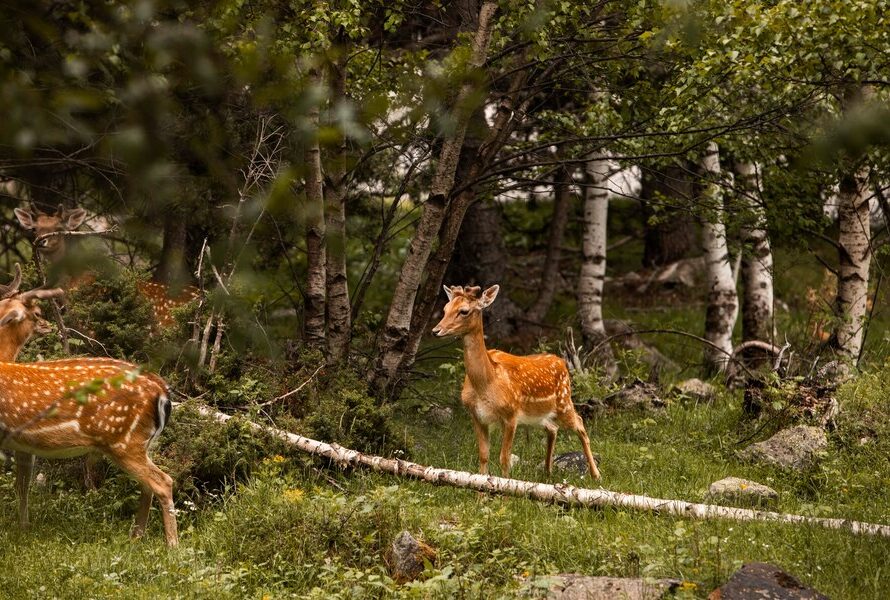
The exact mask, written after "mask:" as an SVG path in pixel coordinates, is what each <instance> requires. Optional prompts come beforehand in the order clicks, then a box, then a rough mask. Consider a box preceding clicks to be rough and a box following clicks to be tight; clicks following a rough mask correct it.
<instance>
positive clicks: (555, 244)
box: [527, 167, 572, 322]
mask: <svg viewBox="0 0 890 600" xmlns="http://www.w3.org/2000/svg"><path fill="white" fill-rule="evenodd" d="M571 207H572V173H571V171H570V170H569V168H568V167H567V168H565V169H561V170H560V171H558V172H557V174H556V175H555V176H554V182H553V216H552V217H551V219H550V235H549V238H548V240H547V255H546V256H545V257H544V268H543V270H542V272H541V281H540V282H539V284H538V297H537V298H536V299H535V303H534V304H533V305H532V307H531V308H529V309H528V313H527V316H528V319H529V320H530V321H538V322H540V321H543V320H544V318H545V317H546V316H547V311H549V310H550V305H551V304H553V297H554V295H555V294H556V286H557V283H558V282H559V265H560V259H561V258H562V243H563V238H564V237H565V230H566V225H567V224H568V221H569V210H570V209H571Z"/></svg>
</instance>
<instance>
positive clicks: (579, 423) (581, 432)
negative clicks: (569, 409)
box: [573, 413, 600, 480]
mask: <svg viewBox="0 0 890 600" xmlns="http://www.w3.org/2000/svg"><path fill="white" fill-rule="evenodd" d="M573 428H574V429H575V433H577V434H578V439H579V440H581V448H582V449H583V450H584V456H585V457H587V466H588V468H589V469H590V476H591V477H593V478H594V479H596V480H599V478H600V471H599V469H597V468H596V461H595V460H593V454H592V453H591V452H590V439H589V438H588V437H587V429H586V428H585V427H584V421H583V420H582V419H581V417H580V416H578V413H575V418H574V425H573Z"/></svg>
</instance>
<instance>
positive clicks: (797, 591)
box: [708, 563, 828, 600]
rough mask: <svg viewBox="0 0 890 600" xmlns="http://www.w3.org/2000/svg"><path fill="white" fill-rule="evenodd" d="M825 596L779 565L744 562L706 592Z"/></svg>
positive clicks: (737, 596)
mask: <svg viewBox="0 0 890 600" xmlns="http://www.w3.org/2000/svg"><path fill="white" fill-rule="evenodd" d="M749 598H764V599H769V600H828V596H825V595H823V594H820V593H819V592H817V591H816V590H814V589H812V588H808V587H806V586H805V585H803V584H802V583H801V582H800V581H798V580H797V579H796V578H795V577H793V576H792V575H789V574H788V573H786V572H785V571H783V570H782V569H780V568H779V567H776V566H774V565H770V564H767V563H748V564H746V565H743V566H742V568H741V569H739V570H738V571H736V572H735V573H733V575H732V577H730V578H729V581H727V582H726V583H725V584H723V585H722V586H721V587H719V588H717V589H716V590H714V591H713V592H711V593H710V594H709V595H708V600H748V599H749Z"/></svg>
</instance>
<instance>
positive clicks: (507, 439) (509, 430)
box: [501, 419, 516, 477]
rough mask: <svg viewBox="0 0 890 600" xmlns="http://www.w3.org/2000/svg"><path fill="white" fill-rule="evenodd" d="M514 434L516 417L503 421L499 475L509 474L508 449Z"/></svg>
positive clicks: (511, 446)
mask: <svg viewBox="0 0 890 600" xmlns="http://www.w3.org/2000/svg"><path fill="white" fill-rule="evenodd" d="M515 435H516V419H511V420H509V421H504V439H503V440H502V441H501V475H503V476H504V477H509V476H510V451H511V450H512V449H513V437H514V436H515Z"/></svg>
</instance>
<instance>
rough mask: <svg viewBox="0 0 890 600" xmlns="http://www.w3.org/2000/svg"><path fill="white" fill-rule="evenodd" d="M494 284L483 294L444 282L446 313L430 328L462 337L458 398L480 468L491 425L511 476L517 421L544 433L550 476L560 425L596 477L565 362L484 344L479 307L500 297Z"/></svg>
mask: <svg viewBox="0 0 890 600" xmlns="http://www.w3.org/2000/svg"><path fill="white" fill-rule="evenodd" d="M498 290H499V287H498V286H497V285H494V286H492V287H490V288H488V289H487V290H485V292H482V288H479V287H466V288H464V287H461V286H453V287H448V286H445V293H446V294H447V295H448V304H446V305H445V315H444V316H443V317H442V320H441V321H439V324H438V325H436V326H435V328H433V333H434V334H436V335H437V336H439V337H444V336H461V337H462V338H463V343H464V363H465V365H466V370H467V375H466V377H465V378H464V387H463V391H462V392H461V401H462V402H463V404H464V406H466V407H467V410H468V411H469V412H470V417H471V418H472V419H473V428H474V429H475V432H476V441H477V442H478V444H479V472H480V473H483V474H487V473H488V452H489V444H488V435H489V427H490V425H491V424H492V423H500V424H501V425H502V426H503V430H504V439H503V442H502V444H501V456H500V463H501V473H502V474H503V476H504V477H509V476H510V450H511V448H512V446H513V436H514V435H515V433H516V426H517V425H538V426H541V427H543V428H544V429H545V430H546V431H547V458H546V461H545V463H544V464H545V466H546V469H547V474H548V475H549V474H550V473H551V471H552V468H553V447H554V444H555V443H556V434H557V432H558V431H559V429H560V427H563V428H566V429H572V430H574V431H575V433H576V434H577V435H578V438H579V439H580V440H581V446H582V448H583V449H584V455H585V456H586V457H587V465H588V467H589V469H590V475H591V477H593V478H594V479H599V478H600V473H599V470H598V469H597V467H596V462H595V461H594V460H593V455H592V454H591V452H590V441H589V440H588V438H587V430H586V429H585V428H584V421H582V420H581V417H580V416H579V415H578V413H577V412H575V406H574V405H573V404H572V388H571V385H572V384H571V380H570V379H569V371H568V369H567V368H566V365H565V362H564V361H563V360H562V359H561V358H559V357H558V356H555V355H553V354H535V355H532V356H514V355H512V354H507V353H506V352H501V351H499V350H487V349H486V348H485V336H484V335H483V333H482V311H483V310H484V309H485V308H486V307H488V306H489V305H490V304H491V303H492V302H494V299H495V298H496V297H497V295H498Z"/></svg>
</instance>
